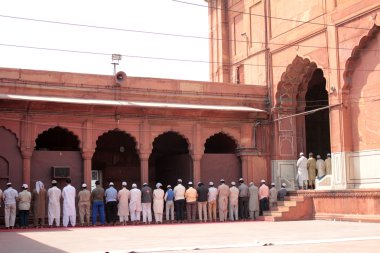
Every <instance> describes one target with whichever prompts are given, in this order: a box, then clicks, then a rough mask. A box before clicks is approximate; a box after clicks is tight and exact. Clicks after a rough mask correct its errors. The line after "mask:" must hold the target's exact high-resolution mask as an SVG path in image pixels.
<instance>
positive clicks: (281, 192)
mask: <svg viewBox="0 0 380 253" xmlns="http://www.w3.org/2000/svg"><path fill="white" fill-rule="evenodd" d="M285 196H286V184H285V183H282V184H281V189H280V190H278V192H277V200H278V201H284V200H285Z"/></svg>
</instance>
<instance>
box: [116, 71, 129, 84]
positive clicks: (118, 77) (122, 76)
mask: <svg viewBox="0 0 380 253" xmlns="http://www.w3.org/2000/svg"><path fill="white" fill-rule="evenodd" d="M125 79H127V74H125V73H124V72H123V71H119V72H117V73H116V75H115V82H116V84H118V85H120V84H121V83H122V82H123V81H124V80H125Z"/></svg>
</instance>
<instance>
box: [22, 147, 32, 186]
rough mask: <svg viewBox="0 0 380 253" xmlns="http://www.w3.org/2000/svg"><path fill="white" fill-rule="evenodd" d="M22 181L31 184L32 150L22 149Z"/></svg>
mask: <svg viewBox="0 0 380 253" xmlns="http://www.w3.org/2000/svg"><path fill="white" fill-rule="evenodd" d="M21 154H22V165H23V169H22V183H23V184H28V185H29V186H30V167H31V166H30V164H31V162H30V159H31V158H32V151H31V150H29V149H28V150H22V151H21Z"/></svg>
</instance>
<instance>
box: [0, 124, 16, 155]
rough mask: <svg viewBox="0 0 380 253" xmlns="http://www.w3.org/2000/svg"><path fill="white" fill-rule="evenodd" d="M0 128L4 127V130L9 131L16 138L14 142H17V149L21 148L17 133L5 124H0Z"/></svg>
mask: <svg viewBox="0 0 380 253" xmlns="http://www.w3.org/2000/svg"><path fill="white" fill-rule="evenodd" d="M0 128H2V129H4V130H5V131H8V132H10V133H11V134H12V135H13V136H14V137H15V139H16V143H17V148H18V149H19V150H21V149H20V139H19V138H18V137H17V134H16V133H15V132H13V131H12V130H11V129H9V128H7V127H5V126H0Z"/></svg>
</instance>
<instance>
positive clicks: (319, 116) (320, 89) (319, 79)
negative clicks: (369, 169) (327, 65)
mask: <svg viewBox="0 0 380 253" xmlns="http://www.w3.org/2000/svg"><path fill="white" fill-rule="evenodd" d="M305 101H306V106H305V111H310V110H314V109H318V108H321V107H324V106H328V105H329V101H328V93H327V91H326V79H325V78H324V77H323V72H322V70H321V69H316V70H315V71H314V73H313V75H312V77H311V79H310V81H309V83H308V89H307V92H306V95H305ZM305 132H306V150H307V153H310V152H312V153H313V154H314V157H316V156H317V155H321V156H322V158H326V154H327V153H330V152H331V145H330V118H329V110H328V109H325V110H320V111H317V112H314V113H312V114H308V115H306V116H305Z"/></svg>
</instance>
